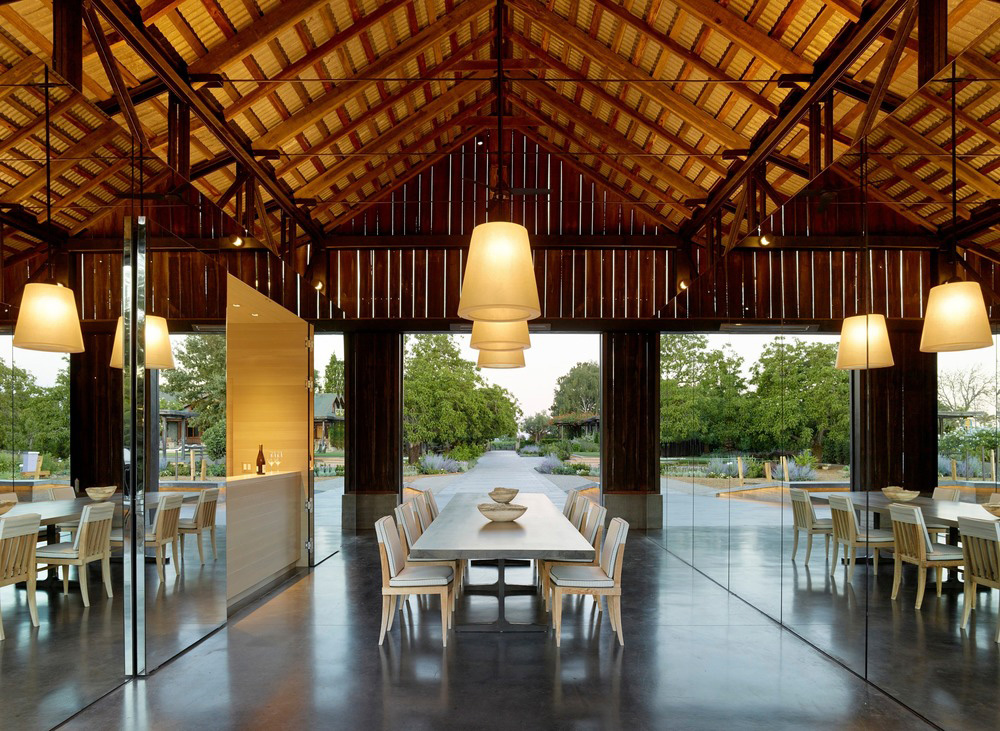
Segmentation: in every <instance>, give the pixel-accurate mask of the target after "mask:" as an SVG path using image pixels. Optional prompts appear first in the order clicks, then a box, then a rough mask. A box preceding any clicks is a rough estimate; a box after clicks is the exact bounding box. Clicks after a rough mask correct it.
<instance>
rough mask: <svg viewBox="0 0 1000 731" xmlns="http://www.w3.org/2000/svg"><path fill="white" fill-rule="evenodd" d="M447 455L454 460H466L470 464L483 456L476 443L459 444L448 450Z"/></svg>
mask: <svg viewBox="0 0 1000 731" xmlns="http://www.w3.org/2000/svg"><path fill="white" fill-rule="evenodd" d="M448 456H449V457H450V458H451V459H453V460H455V461H456V462H467V463H468V464H469V465H470V466H471V465H474V464H475V463H476V460H477V459H479V458H480V457H482V456H483V450H482V448H480V447H479V445H477V444H459V445H458V446H456V447H455V448H454V449H452V450H451V451H450V452H448Z"/></svg>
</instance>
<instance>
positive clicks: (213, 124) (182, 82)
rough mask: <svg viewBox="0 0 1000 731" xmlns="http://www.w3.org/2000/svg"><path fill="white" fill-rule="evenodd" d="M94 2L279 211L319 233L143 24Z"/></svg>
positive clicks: (111, 2) (105, 1)
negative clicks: (175, 65)
mask: <svg viewBox="0 0 1000 731" xmlns="http://www.w3.org/2000/svg"><path fill="white" fill-rule="evenodd" d="M93 4H94V6H95V7H96V8H97V9H98V10H100V12H101V15H102V16H104V18H105V20H106V21H107V22H108V24H109V25H110V26H111V27H112V28H114V29H115V30H116V31H118V33H119V34H120V35H121V36H122V37H123V38H125V40H126V41H127V42H128V44H129V46H131V47H132V49H133V51H135V53H136V54H137V55H138V56H139V57H140V58H141V59H142V60H143V62H144V63H145V64H146V65H147V66H148V67H149V68H150V69H152V71H153V73H155V74H156V75H157V76H159V77H160V78H161V79H163V81H164V83H165V84H166V85H167V89H168V90H169V91H170V92H171V93H172V94H174V95H175V96H176V97H177V98H178V99H181V100H183V101H184V102H186V103H187V104H188V105H189V106H190V107H191V111H192V112H193V113H194V114H195V115H196V116H197V117H198V118H199V119H200V120H201V121H202V123H203V124H204V125H205V127H206V128H208V130H209V131H210V132H212V134H213V135H215V137H216V138H217V139H218V140H219V142H220V143H221V144H222V146H223V147H225V148H226V149H227V150H228V151H229V152H230V153H231V154H232V155H233V157H234V158H235V159H236V160H237V161H238V162H239V163H240V164H242V165H243V166H244V167H245V168H246V169H247V170H249V171H250V172H251V174H253V176H254V177H255V178H257V180H258V181H259V182H260V183H261V185H263V186H264V188H265V190H267V192H268V193H269V194H270V195H271V197H272V198H274V199H275V200H276V201H278V204H279V205H280V206H281V208H282V210H284V211H285V212H286V213H287V214H288V215H289V216H290V217H291V218H292V219H293V220H294V221H295V222H296V224H298V226H300V227H301V228H302V230H303V231H305V232H306V233H308V234H309V235H310V236H312V237H316V236H318V235H319V233H320V229H319V227H318V226H317V225H316V223H315V221H313V220H312V218H310V216H309V214H308V213H306V212H305V211H303V210H301V209H300V208H299V207H298V206H296V205H295V201H294V199H293V197H292V195H291V194H290V193H289V192H288V191H287V190H286V189H285V188H284V187H282V186H281V185H280V184H279V182H278V180H277V178H275V177H274V175H273V171H272V170H271V169H270V167H265V166H264V165H263V164H262V163H260V162H258V161H257V160H256V159H255V158H254V156H253V155H252V154H250V152H249V151H248V150H247V149H246V145H245V144H244V140H243V139H241V138H240V137H239V136H238V135H237V134H236V133H235V132H234V130H232V129H231V128H230V127H229V125H228V124H227V123H226V122H225V120H224V119H222V117H221V116H219V115H218V114H217V113H216V111H215V110H214V109H213V108H212V107H211V106H210V105H209V104H208V103H207V102H206V100H205V99H204V98H202V96H201V95H200V94H198V93H197V92H195V90H194V89H193V88H191V85H190V84H189V83H188V81H187V80H186V79H185V78H184V76H183V75H182V74H181V73H180V72H179V71H178V70H177V69H175V68H174V67H173V65H172V63H171V59H170V58H168V56H167V55H166V54H165V53H164V52H163V50H162V49H161V48H160V46H159V44H158V43H157V42H156V41H154V40H153V38H152V36H151V35H150V34H149V32H148V31H147V29H146V28H145V26H141V27H140V26H139V25H136V23H135V22H134V21H133V19H132V18H131V17H130V16H129V15H128V14H127V13H125V11H124V10H123V9H122V8H121V6H120V5H118V3H117V2H116V1H115V0H93ZM261 147H271V145H261Z"/></svg>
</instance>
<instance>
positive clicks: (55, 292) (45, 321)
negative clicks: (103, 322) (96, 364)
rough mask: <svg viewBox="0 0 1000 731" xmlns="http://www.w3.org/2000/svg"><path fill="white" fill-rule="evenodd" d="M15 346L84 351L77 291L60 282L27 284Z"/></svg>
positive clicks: (15, 334)
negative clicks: (75, 294) (74, 294)
mask: <svg viewBox="0 0 1000 731" xmlns="http://www.w3.org/2000/svg"><path fill="white" fill-rule="evenodd" d="M14 347H17V348H24V349H25V350H44V351H47V352H50V353H82V352H83V333H82V332H81V330H80V315H79V313H78V312H77V309H76V299H75V298H74V297H73V290H71V289H68V288H67V287H63V286H62V285H59V284H41V283H33V284H27V285H25V287H24V294H23V296H22V297H21V309H20V311H19V312H18V314H17V324H16V325H15V326H14Z"/></svg>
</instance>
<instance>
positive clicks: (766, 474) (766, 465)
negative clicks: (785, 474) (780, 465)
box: [764, 462, 774, 482]
mask: <svg viewBox="0 0 1000 731" xmlns="http://www.w3.org/2000/svg"><path fill="white" fill-rule="evenodd" d="M764 479H766V480H767V481H768V482H771V480H772V479H774V478H772V477H771V463H770V462H765V463H764Z"/></svg>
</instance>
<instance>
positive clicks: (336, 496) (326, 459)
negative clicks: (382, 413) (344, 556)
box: [313, 333, 349, 562]
mask: <svg viewBox="0 0 1000 731" xmlns="http://www.w3.org/2000/svg"><path fill="white" fill-rule="evenodd" d="M313 342H314V347H313V353H314V356H315V376H314V379H313V380H314V382H315V385H314V391H315V393H314V396H313V454H314V469H313V471H314V475H315V476H314V497H313V521H314V530H313V535H314V542H315V546H314V548H313V554H314V556H315V561H316V562H318V561H322V560H323V559H324V558H327V557H328V556H330V555H332V554H333V553H334V552H335V551H336V550H337V549H339V548H340V538H341V528H342V526H341V522H342V521H341V503H342V501H343V495H344V470H345V468H346V462H345V452H344V436H345V421H346V418H347V409H348V408H349V407H348V405H347V403H346V401H345V399H344V336H343V335H342V334H339V333H316V334H315V336H314V338H313Z"/></svg>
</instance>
